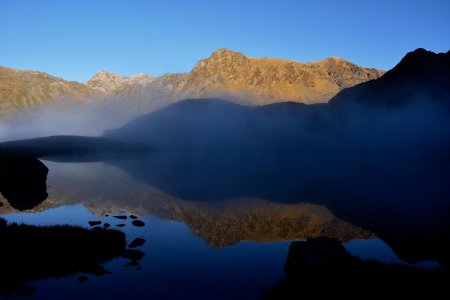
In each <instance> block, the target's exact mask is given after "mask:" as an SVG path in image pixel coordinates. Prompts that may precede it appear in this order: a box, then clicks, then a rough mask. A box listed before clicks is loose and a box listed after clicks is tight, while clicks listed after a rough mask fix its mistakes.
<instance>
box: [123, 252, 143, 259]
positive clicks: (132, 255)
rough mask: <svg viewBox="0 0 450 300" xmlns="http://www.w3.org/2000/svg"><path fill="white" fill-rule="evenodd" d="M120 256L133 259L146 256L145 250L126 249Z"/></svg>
mask: <svg viewBox="0 0 450 300" xmlns="http://www.w3.org/2000/svg"><path fill="white" fill-rule="evenodd" d="M120 256H121V257H123V258H127V259H132V260H141V259H142V258H143V257H144V252H142V251H140V250H132V249H124V250H123V251H122V253H121V255H120Z"/></svg>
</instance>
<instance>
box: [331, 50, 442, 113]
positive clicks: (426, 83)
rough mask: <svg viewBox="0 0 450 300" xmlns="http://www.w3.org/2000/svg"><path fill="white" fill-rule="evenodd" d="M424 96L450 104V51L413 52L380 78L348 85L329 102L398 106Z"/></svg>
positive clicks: (425, 98) (421, 98) (422, 98)
mask: <svg viewBox="0 0 450 300" xmlns="http://www.w3.org/2000/svg"><path fill="white" fill-rule="evenodd" d="M421 100H425V101H432V102H438V103H442V102H444V103H446V104H447V105H449V104H450V51H449V52H447V53H438V54H436V53H434V52H431V51H427V50H425V49H422V48H419V49H416V50H415V51H412V52H409V53H408V54H406V56H405V57H404V58H403V59H402V60H401V61H400V63H399V64H397V65H396V66H395V67H394V68H393V69H391V70H389V71H388V72H386V73H385V74H384V75H383V76H381V77H380V78H378V79H375V80H371V81H368V82H365V83H361V84H358V85H356V86H354V87H350V88H347V89H344V90H342V91H340V92H339V93H337V95H336V96H334V97H333V98H331V100H330V102H329V103H331V104H344V103H346V104H350V103H353V104H356V103H358V104H368V105H387V106H395V105H401V104H405V103H409V102H411V101H421Z"/></svg>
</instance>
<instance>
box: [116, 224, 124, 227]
mask: <svg viewBox="0 0 450 300" xmlns="http://www.w3.org/2000/svg"><path fill="white" fill-rule="evenodd" d="M116 226H117V227H125V224H117V225H116Z"/></svg>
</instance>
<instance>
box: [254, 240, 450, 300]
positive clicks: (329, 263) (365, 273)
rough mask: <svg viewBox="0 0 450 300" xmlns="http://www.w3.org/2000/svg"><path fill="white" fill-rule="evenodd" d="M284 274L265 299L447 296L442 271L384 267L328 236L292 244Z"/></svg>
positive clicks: (446, 278) (449, 278)
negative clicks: (353, 254)
mask: <svg viewBox="0 0 450 300" xmlns="http://www.w3.org/2000/svg"><path fill="white" fill-rule="evenodd" d="M284 269H285V272H286V277H285V278H284V279H283V280H282V281H281V282H280V283H278V284H277V285H275V286H272V287H271V288H269V289H267V290H266V291H265V292H264V296H263V299H300V298H307V299H312V298H313V297H314V298H317V299H321V298H325V297H326V298H328V297H333V298H336V297H342V298H344V299H361V298H370V299H385V298H388V297H392V296H394V297H399V298H400V297H401V298H413V297H419V299H420V298H423V299H438V298H442V299H446V298H448V296H450V292H449V290H448V286H449V284H450V276H449V273H448V271H446V270H442V269H439V270H424V269H419V268H414V267H410V266H406V265H388V264H383V263H379V262H376V261H365V260H362V259H360V258H357V257H354V256H352V255H351V254H350V253H349V252H348V251H347V250H346V249H345V248H344V247H343V246H342V244H341V243H340V242H339V241H338V240H336V239H331V238H325V237H320V238H313V239H308V240H307V241H306V242H292V243H291V246H290V247H289V253H288V257H287V259H286V263H285V266H284Z"/></svg>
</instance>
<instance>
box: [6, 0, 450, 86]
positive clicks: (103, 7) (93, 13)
mask: <svg viewBox="0 0 450 300" xmlns="http://www.w3.org/2000/svg"><path fill="white" fill-rule="evenodd" d="M419 47H422V48H426V49H428V50H432V51H435V52H446V51H448V50H449V49H450V1H449V0H424V1H419V0H371V1H366V0H354V1H351V0H340V1H338V0H330V1H328V0H324V1H320V0H308V1H303V0H274V1H269V0H259V1H256V0H249V1H245V0H225V1H223V0H210V1H206V0H203V1H199V0H195V1H194V0H192V1H184V0H160V1H151V0H147V1H144V0H122V1H117V0H101V1H100V0H99V1H96V0H0V65H2V66H6V67H11V68H16V69H27V70H39V71H44V72H47V73H50V74H52V75H55V76H59V77H63V78H65V79H69V80H78V81H86V80H88V79H89V77H91V76H92V75H94V74H95V73H97V72H98V71H100V70H102V69H105V70H108V71H110V72H114V73H118V74H121V75H126V76H127V75H131V74H134V73H148V74H154V75H160V74H163V73H166V72H188V71H189V70H190V69H191V68H192V67H193V66H194V64H195V62H196V61H198V60H199V59H201V58H205V57H207V56H209V55H210V54H211V53H212V52H213V51H215V50H217V49H219V48H229V49H232V50H236V51H240V52H243V53H245V54H247V55H249V56H253V57H278V58H285V59H294V60H298V61H303V62H306V61H317V60H320V59H323V58H326V57H328V56H339V57H342V58H345V59H348V60H350V61H352V62H354V63H357V64H360V65H363V66H367V67H375V68H380V69H390V68H392V67H393V66H394V65H395V64H396V63H397V62H398V61H399V60H400V59H401V58H402V57H403V56H404V54H405V53H406V52H408V51H411V50H414V49H415V48H419Z"/></svg>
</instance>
